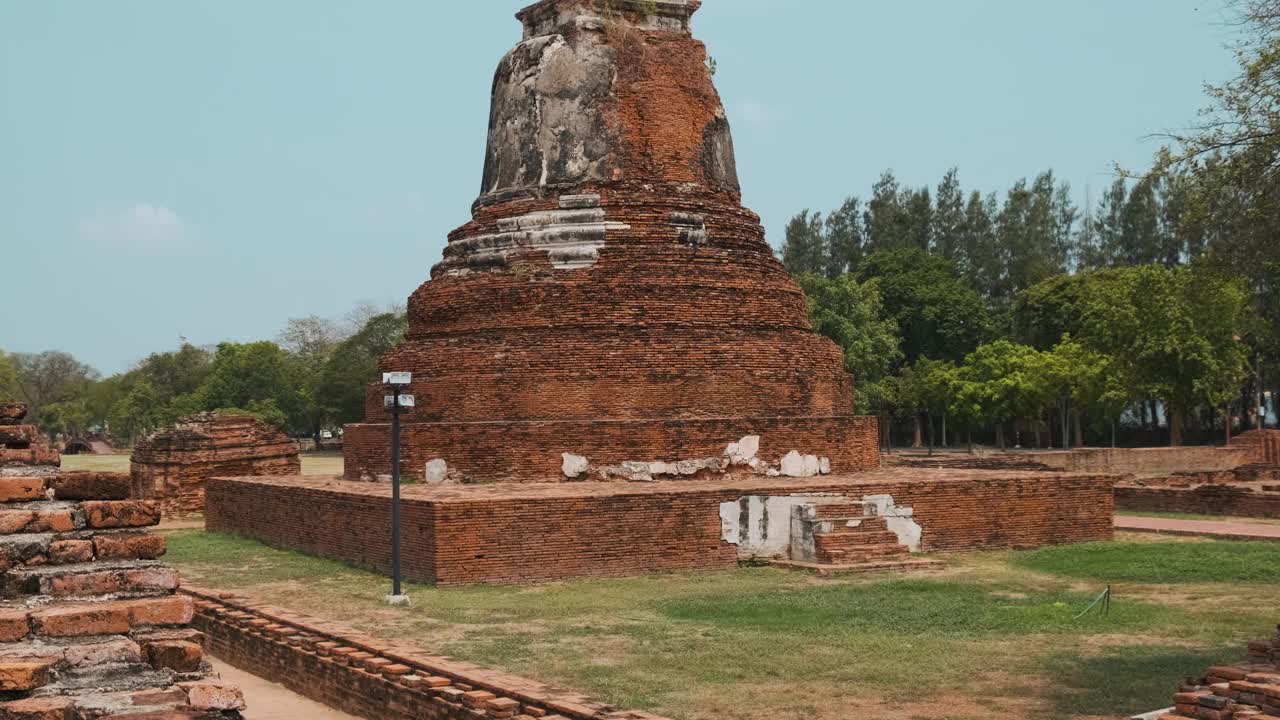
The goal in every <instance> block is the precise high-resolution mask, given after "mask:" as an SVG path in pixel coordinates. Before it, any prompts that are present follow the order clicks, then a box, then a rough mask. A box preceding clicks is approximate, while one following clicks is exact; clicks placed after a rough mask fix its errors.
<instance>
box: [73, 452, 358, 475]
mask: <svg viewBox="0 0 1280 720" xmlns="http://www.w3.org/2000/svg"><path fill="white" fill-rule="evenodd" d="M62 468H63V469H64V470H92V471H94V472H121V473H127V472H129V455H128V454H115V455H63V456H62ZM302 474H303V475H341V474H342V453H303V455H302Z"/></svg>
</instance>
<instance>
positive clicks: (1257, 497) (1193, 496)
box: [1116, 485, 1280, 518]
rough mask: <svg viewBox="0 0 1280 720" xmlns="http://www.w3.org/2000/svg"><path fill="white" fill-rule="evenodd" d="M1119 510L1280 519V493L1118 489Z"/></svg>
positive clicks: (1207, 488) (1234, 489)
mask: <svg viewBox="0 0 1280 720" xmlns="http://www.w3.org/2000/svg"><path fill="white" fill-rule="evenodd" d="M1116 508H1117V509H1119V510H1134V511H1141V512H1180V513H1198V514H1203V515H1234V516H1239V517H1255V518H1280V492H1259V491H1257V490H1255V489H1253V488H1250V487H1242V486H1236V485H1201V486H1200V487H1196V488H1167V487H1166V488H1144V487H1117V488H1116Z"/></svg>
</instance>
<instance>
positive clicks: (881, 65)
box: [0, 0, 1234, 373]
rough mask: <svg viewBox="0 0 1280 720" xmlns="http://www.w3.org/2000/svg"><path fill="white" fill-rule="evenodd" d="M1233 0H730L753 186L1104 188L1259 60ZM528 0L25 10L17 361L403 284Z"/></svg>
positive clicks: (99, 357)
mask: <svg viewBox="0 0 1280 720" xmlns="http://www.w3.org/2000/svg"><path fill="white" fill-rule="evenodd" d="M1221 3H1222V0H1079V1H1078V2H1049V1H1048V0H918V1H917V2H910V3H908V2H879V1H874V2H873V1H872V0H706V3H705V6H704V8H703V10H702V12H700V13H699V14H698V16H697V18H696V22H695V32H696V34H697V35H698V36H699V37H701V38H702V39H703V40H705V41H706V42H707V44H708V47H709V48H710V52H711V54H712V55H713V56H715V57H716V58H717V60H718V63H719V74H718V75H717V78H716V80H717V84H718V85H719V88H720V92H721V95H722V96H723V97H724V101H725V105H726V107H727V108H728V111H729V116H730V120H731V122H732V125H733V130H734V135H735V139H736V143H737V150H738V166H739V171H740V173H741V176H742V182H743V187H744V192H745V200H746V203H747V204H748V205H749V206H750V207H752V208H753V209H754V210H756V211H757V212H758V213H760V215H761V216H762V217H763V218H764V222H765V225H766V227H767V229H768V231H769V238H770V241H771V242H772V243H773V244H774V245H775V246H776V245H777V244H778V243H779V242H780V239H781V232H782V228H783V226H784V225H785V224H786V221H787V219H788V218H789V217H790V216H791V215H793V214H795V213H796V212H798V211H799V210H801V209H803V208H806V207H812V208H815V209H820V210H827V209H829V208H832V207H834V206H836V205H838V204H839V203H840V201H841V200H842V199H843V198H844V197H846V196H848V195H851V194H859V195H863V196H865V195H867V194H868V193H869V189H870V186H871V184H872V183H873V182H874V181H875V179H876V177H877V176H878V175H879V174H880V173H881V171H883V170H884V169H886V168H893V169H894V170H895V171H896V172H897V174H898V176H899V178H901V179H902V180H903V182H904V183H907V184H911V185H921V184H930V185H934V184H936V182H937V180H938V178H940V177H941V175H942V174H943V172H945V171H946V169H947V168H949V167H951V166H958V167H959V168H960V174H961V181H962V182H963V183H964V185H965V186H966V188H975V187H976V188H980V189H983V190H1001V191H1002V190H1003V189H1004V188H1006V187H1007V186H1008V185H1009V184H1011V183H1012V182H1013V181H1014V180H1016V179H1017V178H1019V177H1022V176H1026V175H1032V174H1035V173H1037V172H1039V171H1041V170H1043V169H1046V168H1053V169H1054V170H1055V172H1056V173H1058V175H1059V176H1060V177H1062V178H1063V179H1065V180H1068V181H1069V182H1071V183H1072V185H1073V186H1074V187H1075V188H1076V189H1077V191H1078V194H1079V195H1080V196H1081V198H1083V194H1084V187H1085V185H1086V183H1091V184H1092V187H1093V189H1094V197H1095V198H1096V197H1097V196H1098V194H1099V191H1100V190H1101V189H1102V187H1103V186H1104V185H1105V184H1107V183H1108V182H1110V177H1109V173H1110V170H1111V168H1112V166H1113V164H1114V163H1116V162H1120V163H1122V164H1124V165H1126V166H1130V167H1141V166H1142V165H1144V164H1145V163H1146V161H1147V159H1148V158H1149V157H1150V155H1151V153H1152V152H1153V150H1154V149H1155V144H1154V143H1153V142H1152V141H1149V140H1144V136H1146V135H1148V134H1149V133H1153V132H1160V131H1162V130H1168V129H1174V128H1178V127H1182V126H1185V125H1186V124H1187V123H1189V122H1191V121H1192V120H1193V119H1194V115H1195V112H1196V110H1197V109H1198V108H1199V107H1200V106H1201V105H1203V104H1204V96H1203V94H1202V86H1203V84H1204V83H1205V82H1218V81H1221V80H1223V79H1225V78H1227V77H1229V76H1230V75H1231V74H1232V71H1233V67H1234V66H1233V60H1232V57H1231V55H1230V53H1229V52H1228V51H1227V50H1225V49H1224V44H1225V43H1227V42H1228V41H1229V40H1230V39H1231V37H1230V35H1229V32H1228V30H1227V29H1226V28H1224V27H1223V25H1222V20H1223V17H1222V11H1221ZM523 5H524V2H523V1H522V0H470V1H469V2H460V3H458V2H448V3H445V2H434V1H433V0H377V1H376V2H351V1H349V0H271V1H270V2H262V1H261V0H217V1H216V2H214V1H206V2H196V1H194V0H189V1H183V2H173V1H171V0H79V1H78V2H73V1H71V0H41V1H39V2H23V1H21V0H0V288H3V291H4V303H3V307H4V309H3V311H0V312H2V314H3V319H0V348H3V349H5V350H8V351H11V352H36V351H41V350H46V349H61V350H66V351H69V352H72V353H74V354H75V355H77V356H78V357H79V358H80V359H82V360H84V361H86V362H89V363H90V364H92V365H94V366H95V367H97V368H98V369H100V370H102V371H104V372H106V373H111V372H116V371H121V370H124V369H127V368H128V367H129V366H130V365H132V364H133V363H134V362H136V361H137V360H139V359H141V358H142V357H145V356H146V355H147V354H148V353H150V352H152V351H156V350H164V349H171V348H173V347H175V346H176V345H177V343H178V338H179V337H180V336H183V337H187V338H189V339H190V340H191V341H192V342H194V343H197V344H207V343H216V342H219V341H222V340H254V339H263V338H274V337H275V335H276V333H277V332H278V330H279V329H280V328H281V327H282V326H283V325H284V323H285V321H286V319H287V318H289V317H292V316H302V315H307V314H312V313H315V314H319V315H327V316H340V315H342V314H343V313H345V312H346V311H347V310H348V309H350V308H351V307H352V306H353V305H355V304H356V303H357V302H360V301H372V302H376V303H379V304H385V303H389V302H395V301H403V300H404V298H405V297H407V296H408V295H409V293H410V292H411V291H412V290H413V289H414V288H415V287H417V285H418V284H419V283H421V282H422V281H424V280H425V279H426V278H427V273H428V270H429V268H430V267H431V265H432V264H433V263H434V262H436V261H437V260H438V259H439V257H440V253H441V249H442V248H443V246H444V242H445V234H446V233H447V232H448V231H449V230H450V229H452V228H453V227H455V226H457V225H459V224H461V223H463V222H465V221H466V220H467V219H468V209H469V207H470V204H471V202H472V200H473V199H474V198H475V195H476V193H477V191H478V188H479V184H480V172H481V169H482V168H481V165H482V161H483V155H484V141H485V125H486V121H487V117H488V100H489V98H488V93H489V87H490V82H491V79H492V73H493V68H494V67H495V66H496V63H497V61H498V59H499V58H500V57H501V56H502V54H503V53H504V52H506V51H507V50H508V49H509V48H510V47H511V46H512V45H514V44H515V43H516V42H517V41H518V39H519V37H520V27H519V24H518V23H517V22H516V21H515V20H514V19H513V17H512V15H513V13H514V12H515V11H516V10H517V9H519V7H521V6H523Z"/></svg>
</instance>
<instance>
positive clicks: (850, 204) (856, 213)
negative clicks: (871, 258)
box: [825, 197, 866, 278]
mask: <svg viewBox="0 0 1280 720" xmlns="http://www.w3.org/2000/svg"><path fill="white" fill-rule="evenodd" d="M825 230H826V247H827V265H826V275H827V277H831V278H834V277H839V276H840V275H842V274H844V273H847V272H852V271H853V270H854V269H856V268H857V267H858V263H859V262H860V261H861V260H862V258H863V256H864V255H865V248H864V243H865V241H866V238H865V233H864V232H863V228H862V201H861V200H859V199H858V198H856V197H851V198H849V199H847V200H845V201H844V204H842V205H841V206H840V208H839V209H838V210H836V211H834V212H832V213H831V214H829V215H827V221H826V228H825Z"/></svg>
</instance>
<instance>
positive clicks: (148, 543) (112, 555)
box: [93, 534, 166, 560]
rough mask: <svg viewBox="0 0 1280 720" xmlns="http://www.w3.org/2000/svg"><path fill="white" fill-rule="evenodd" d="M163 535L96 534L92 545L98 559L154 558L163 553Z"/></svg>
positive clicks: (164, 542)
mask: <svg viewBox="0 0 1280 720" xmlns="http://www.w3.org/2000/svg"><path fill="white" fill-rule="evenodd" d="M165 545H166V541H165V539H164V536H163V535H152V534H120V535H98V536H97V537H95V538H94V539H93V547H94V550H95V552H96V554H97V557H98V559H99V560H155V559H157V558H159V557H161V556H162V555H164V553H165Z"/></svg>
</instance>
